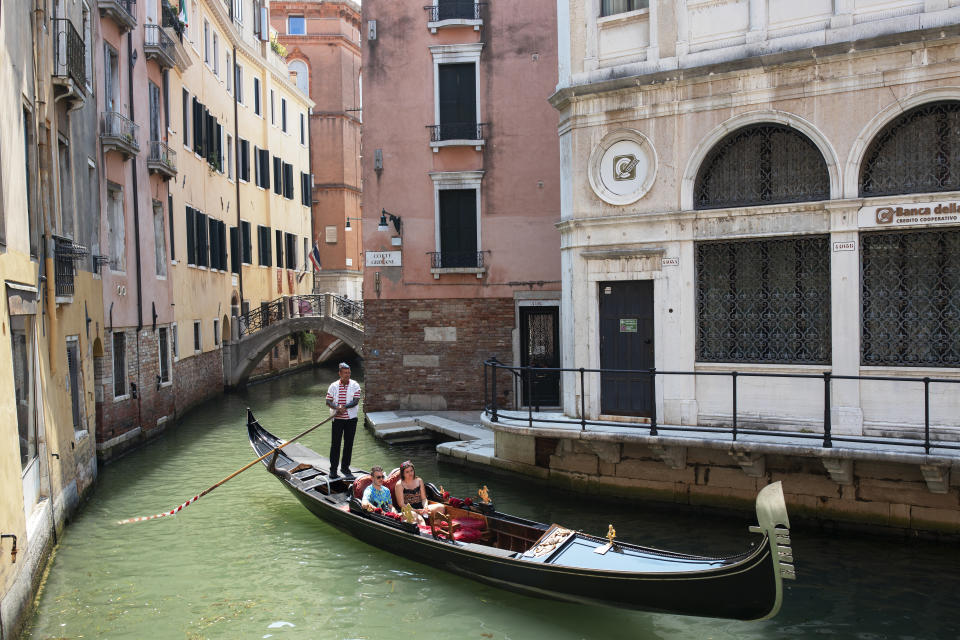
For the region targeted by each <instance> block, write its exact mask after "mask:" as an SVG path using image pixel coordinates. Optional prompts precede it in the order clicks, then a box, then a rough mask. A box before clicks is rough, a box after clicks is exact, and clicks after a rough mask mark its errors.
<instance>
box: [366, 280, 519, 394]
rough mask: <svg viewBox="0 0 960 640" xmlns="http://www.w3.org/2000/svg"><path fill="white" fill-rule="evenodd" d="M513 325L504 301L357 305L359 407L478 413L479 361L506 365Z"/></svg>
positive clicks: (511, 309)
mask: <svg viewBox="0 0 960 640" xmlns="http://www.w3.org/2000/svg"><path fill="white" fill-rule="evenodd" d="M513 328H514V303H513V299H511V298H473V299H440V300H369V299H368V300H365V301H364V330H365V336H364V353H365V359H364V382H365V385H364V386H365V399H364V407H365V409H366V410H367V411H388V410H395V409H421V410H433V411H440V410H472V409H479V408H480V407H481V405H482V403H483V364H482V363H483V361H484V360H485V359H487V358H489V357H491V356H496V357H497V358H499V359H500V360H501V361H502V362H512V360H513V338H512V336H513ZM509 399H510V398H509V396H507V397H505V398H504V401H509Z"/></svg>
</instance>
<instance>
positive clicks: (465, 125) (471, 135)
mask: <svg viewBox="0 0 960 640" xmlns="http://www.w3.org/2000/svg"><path fill="white" fill-rule="evenodd" d="M485 126H487V123H486V122H479V123H477V122H448V123H445V124H430V125H427V129H430V142H443V141H444V140H470V141H477V140H483V139H484V138H483V128H484V127H485Z"/></svg>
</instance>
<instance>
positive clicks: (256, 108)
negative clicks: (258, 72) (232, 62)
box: [253, 77, 262, 116]
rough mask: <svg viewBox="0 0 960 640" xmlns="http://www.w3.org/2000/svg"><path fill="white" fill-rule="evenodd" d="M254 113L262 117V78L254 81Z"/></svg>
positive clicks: (255, 78)
mask: <svg viewBox="0 0 960 640" xmlns="http://www.w3.org/2000/svg"><path fill="white" fill-rule="evenodd" d="M253 113H254V114H255V115H258V116H259V115H262V114H261V113H260V78H257V77H254V79H253Z"/></svg>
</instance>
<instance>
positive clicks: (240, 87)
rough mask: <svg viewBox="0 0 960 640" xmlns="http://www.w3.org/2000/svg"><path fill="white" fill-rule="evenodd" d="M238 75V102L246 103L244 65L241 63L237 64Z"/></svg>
mask: <svg viewBox="0 0 960 640" xmlns="http://www.w3.org/2000/svg"><path fill="white" fill-rule="evenodd" d="M235 73H236V76H237V78H236V79H237V102H239V103H240V104H246V103H245V102H244V101H243V67H242V66H240V65H239V64H238V65H237V66H236V72H235Z"/></svg>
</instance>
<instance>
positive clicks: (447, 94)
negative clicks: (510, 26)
mask: <svg viewBox="0 0 960 640" xmlns="http://www.w3.org/2000/svg"><path fill="white" fill-rule="evenodd" d="M438 69H439V85H440V86H439V94H440V104H439V106H440V122H439V124H440V139H441V140H475V139H476V138H477V65H476V64H474V63H472V62H464V63H457V64H441V65H439V67H438Z"/></svg>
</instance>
